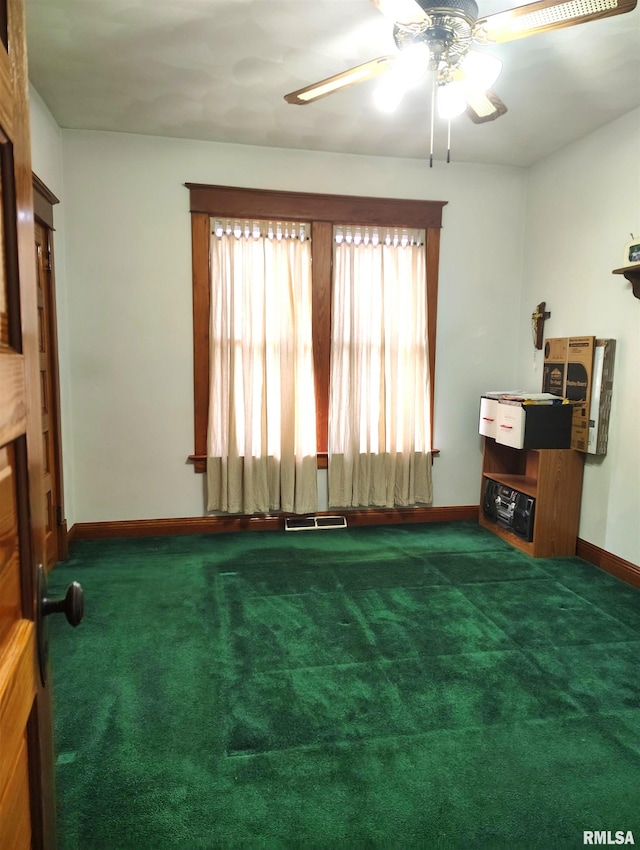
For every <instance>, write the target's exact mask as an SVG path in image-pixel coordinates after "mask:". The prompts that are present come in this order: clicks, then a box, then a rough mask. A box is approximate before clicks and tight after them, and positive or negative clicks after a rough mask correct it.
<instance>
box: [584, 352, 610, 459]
mask: <svg viewBox="0 0 640 850" xmlns="http://www.w3.org/2000/svg"><path fill="white" fill-rule="evenodd" d="M615 353H616V341H615V339H597V340H596V345H595V350H594V354H593V380H592V383H591V405H590V408H589V410H590V412H589V442H588V446H587V451H588V453H589V454H593V455H604V454H606V453H607V442H608V439H609V414H610V413H611V395H612V390H613V366H614V360H615Z"/></svg>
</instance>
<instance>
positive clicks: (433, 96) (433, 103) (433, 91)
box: [429, 74, 436, 168]
mask: <svg viewBox="0 0 640 850" xmlns="http://www.w3.org/2000/svg"><path fill="white" fill-rule="evenodd" d="M432 79H433V84H432V86H431V150H430V152H429V168H433V127H434V120H435V113H436V75H435V74H434V75H433V78H432Z"/></svg>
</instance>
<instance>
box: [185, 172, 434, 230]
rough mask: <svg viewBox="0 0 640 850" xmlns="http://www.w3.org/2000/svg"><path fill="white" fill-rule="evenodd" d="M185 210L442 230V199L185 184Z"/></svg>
mask: <svg viewBox="0 0 640 850" xmlns="http://www.w3.org/2000/svg"><path fill="white" fill-rule="evenodd" d="M185 186H186V187H187V189H188V190H189V198H190V211H191V212H192V213H207V214H208V215H211V216H215V215H224V216H230V217H233V216H238V218H256V219H260V218H266V219H272V218H283V219H286V218H295V219H298V220H300V221H302V220H304V221H330V222H336V223H337V222H341V223H346V224H371V225H375V224H377V225H383V226H390V227H416V228H429V227H438V228H440V227H442V208H443V207H444V206H445V204H446V203H447V201H418V200H402V199H398V198H367V197H361V196H357V195H316V194H310V193H306V192H279V191H272V190H270V189H238V188H234V187H231V186H207V185H203V184H199V183H185Z"/></svg>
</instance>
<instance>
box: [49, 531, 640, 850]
mask: <svg viewBox="0 0 640 850" xmlns="http://www.w3.org/2000/svg"><path fill="white" fill-rule="evenodd" d="M74 579H76V580H78V581H80V582H81V583H82V585H83V587H84V590H85V595H86V615H85V620H84V622H83V623H82V625H81V626H79V627H78V629H76V630H73V629H71V628H69V627H68V626H67V625H66V623H65V622H64V620H63V618H60V617H58V618H52V622H51V660H52V669H53V676H54V704H55V711H56V739H57V747H58V768H57V781H58V809H59V847H60V848H65V850H72V848H73V850H103V849H104V850H128V848H131V850H147V848H149V850H151V848H153V850H173V848H180V850H197V848H281V847H282V848H298V847H299V848H334V847H340V848H397V849H398V850H401V848H413V847H416V848H424V847H429V848H430V847H442V848H458V847H459V848H538V847H539V848H571V847H576V848H577V847H582V846H583V830H610V831H612V832H615V831H616V830H624V831H625V832H626V831H627V830H634V831H635V832H634V837H635V840H636V842H639V841H640V746H639V742H640V680H639V676H638V673H639V667H638V659H639V656H640V592H639V591H637V590H635V589H633V588H630V587H629V586H627V585H625V584H623V583H622V582H619V581H618V580H616V579H614V578H612V577H611V576H608V575H607V574H605V573H603V572H601V571H599V570H597V569H596V568H595V567H591V566H589V565H588V564H586V563H585V562H584V561H581V560H579V559H577V558H559V559H553V560H552V559H544V560H531V559H529V558H527V557H526V556H525V555H523V554H521V553H519V552H517V551H515V550H513V549H511V548H510V547H508V546H507V545H506V544H504V543H502V541H500V540H498V539H497V538H496V537H494V536H493V535H491V534H489V533H488V532H486V531H484V530H483V529H481V528H480V527H479V526H477V525H475V524H473V523H453V524H430V525H415V526H405V527H387V528H378V529H376V528H363V529H353V530H351V529H347V530H332V531H326V532H315V533H314V532H311V533H303V532H301V533H297V534H285V533H284V532H282V533H274V532H266V533H246V534H238V535H235V534H234V535H219V536H191V537H174V538H168V537H167V538H147V539H135V540H116V541H93V542H89V541H85V542H77V543H76V544H75V546H74V547H73V549H72V552H71V557H70V558H69V560H68V561H67V562H66V563H65V564H63V565H60V566H58V567H57V568H56V570H55V571H54V573H53V575H52V577H51V582H50V584H51V590H52V592H57V593H62V592H63V591H64V588H65V587H66V585H67V584H68V583H69V582H70V581H71V580H74Z"/></svg>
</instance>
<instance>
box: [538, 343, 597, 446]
mask: <svg viewBox="0 0 640 850" xmlns="http://www.w3.org/2000/svg"><path fill="white" fill-rule="evenodd" d="M594 349H595V337H593V336H576V337H561V338H558V339H548V340H545V347H544V367H543V372H542V389H543V391H544V392H550V393H553V394H554V395H562V396H564V397H565V398H567V399H569V401H570V402H571V404H572V405H573V418H572V424H571V448H572V449H577V451H580V452H586V451H587V448H588V444H589V407H590V403H591V377H592V371H593V352H594ZM563 355H564V357H563ZM560 385H562V390H560Z"/></svg>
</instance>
